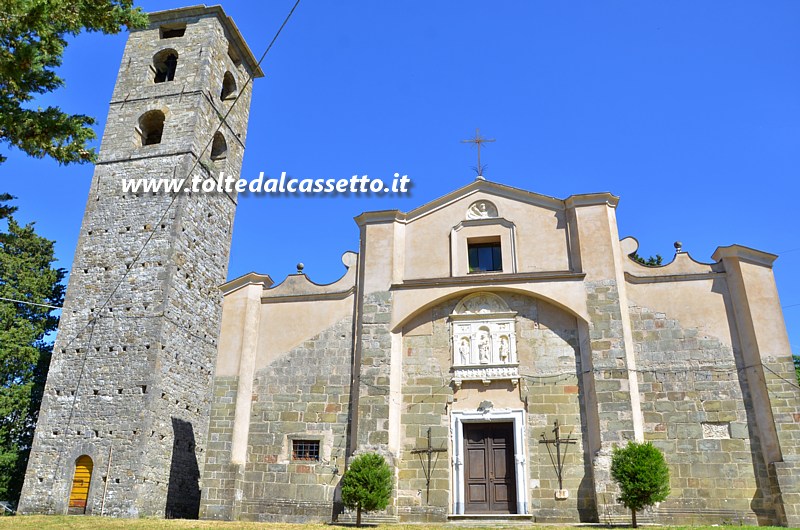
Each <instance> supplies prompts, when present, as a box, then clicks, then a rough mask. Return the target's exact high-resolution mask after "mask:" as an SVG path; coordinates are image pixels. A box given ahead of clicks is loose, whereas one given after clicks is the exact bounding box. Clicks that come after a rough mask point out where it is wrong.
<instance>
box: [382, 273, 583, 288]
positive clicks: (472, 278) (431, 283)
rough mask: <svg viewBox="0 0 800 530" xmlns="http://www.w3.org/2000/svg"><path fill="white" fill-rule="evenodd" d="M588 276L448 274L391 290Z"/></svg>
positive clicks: (579, 274)
mask: <svg viewBox="0 0 800 530" xmlns="http://www.w3.org/2000/svg"><path fill="white" fill-rule="evenodd" d="M585 277H586V274H585V273H583V272H571V271H548V272H521V273H515V274H472V275H469V276H448V277H445V278H420V279H416V280H405V281H403V282H402V283H396V284H393V285H392V286H391V290H402V289H424V288H429V287H450V286H462V287H465V286H470V287H472V286H474V287H482V286H489V285H498V284H504V283H527V282H548V281H582V280H583V279H584V278H585Z"/></svg>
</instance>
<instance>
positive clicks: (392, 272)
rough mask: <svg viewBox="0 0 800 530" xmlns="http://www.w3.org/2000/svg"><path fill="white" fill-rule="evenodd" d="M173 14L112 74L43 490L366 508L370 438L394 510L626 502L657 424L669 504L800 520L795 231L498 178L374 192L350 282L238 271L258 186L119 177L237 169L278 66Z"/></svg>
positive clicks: (703, 515)
mask: <svg viewBox="0 0 800 530" xmlns="http://www.w3.org/2000/svg"><path fill="white" fill-rule="evenodd" d="M150 20H151V27H150V28H147V29H145V30H140V31H134V32H132V33H131V36H130V38H129V41H128V45H127V47H126V50H125V55H124V56H123V61H122V67H121V68H120V74H119V79H118V81H117V85H116V87H115V91H114V96H113V98H112V103H111V108H110V111H109V119H108V121H107V126H106V132H105V134H104V137H103V145H102V148H101V153H100V162H99V163H98V164H97V167H96V170H95V175H94V179H93V182H92V187H91V192H90V197H89V201H88V203H87V209H86V214H85V217H84V221H83V226H82V229H81V236H80V239H79V243H78V249H77V250H76V255H75V262H74V263H73V267H72V271H71V275H70V281H69V287H68V291H67V296H66V300H65V305H64V309H63V313H62V317H61V324H60V327H59V332H58V336H57V340H56V344H55V347H54V352H53V360H52V363H51V368H50V374H49V377H48V382H47V386H46V388H45V395H44V399H43V404H42V410H41V414H40V420H39V424H38V427H37V431H36V436H35V439H34V444H33V448H32V452H31V458H30V462H29V466H28V470H27V474H26V480H25V486H24V489H23V494H22V499H21V502H20V512H21V513H56V514H61V513H81V514H83V513H90V514H96V515H112V516H121V517H138V516H165V517H196V516H198V515H199V516H200V517H202V518H208V519H225V520H259V521H329V520H332V519H337V518H338V519H339V520H345V519H346V518H347V517H349V516H350V514H349V513H347V512H346V511H344V510H343V507H342V506H341V501H340V493H339V489H338V484H339V482H340V480H341V477H342V474H343V473H344V471H345V470H346V468H347V464H348V461H349V459H350V458H352V456H353V455H356V454H359V453H362V452H368V451H369V452H377V453H380V454H382V455H384V457H385V458H386V460H387V461H388V462H389V464H390V466H391V468H392V470H393V473H394V488H393V493H392V499H391V503H390V506H389V507H388V508H387V510H385V511H384V512H382V513H380V514H374V516H373V517H375V518H376V520H384V521H417V522H427V521H442V522H444V521H457V520H463V519H470V518H478V519H482V518H483V519H485V518H492V517H497V518H503V519H509V518H510V519H515V518H516V519H522V520H530V521H540V522H548V521H552V522H579V521H593V522H616V521H619V520H621V519H623V518H627V517H628V513H627V512H626V511H625V510H624V509H623V508H622V507H621V506H620V505H619V504H617V502H616V497H617V490H616V487H615V485H614V483H613V481H612V480H611V477H610V458H611V452H612V449H613V447H614V446H620V445H624V444H625V443H627V442H628V441H630V440H638V441H643V440H647V441H652V442H653V443H654V444H655V445H656V446H657V447H658V448H659V449H661V450H662V451H663V452H664V454H665V457H666V461H667V463H668V465H669V466H670V471H671V482H670V484H671V488H672V493H671V495H670V496H669V498H668V500H667V501H665V502H663V503H661V504H660V505H659V506H658V507H656V508H655V509H654V510H653V511H652V512H650V513H649V514H648V515H647V517H652V518H653V519H654V520H657V521H659V522H674V523H696V522H702V523H722V522H730V523H736V522H742V523H753V524H780V525H787V526H800V484H799V483H798V478H797V477H800V467H798V466H800V400H799V399H798V398H800V395H799V394H798V391H797V388H796V385H794V369H793V363H792V358H791V351H790V346H789V342H788V337H787V333H786V330H785V327H784V324H783V316H782V313H781V308H780V304H779V301H778V294H777V288H776V285H775V281H774V277H773V274H772V264H773V262H774V260H775V259H776V256H775V255H772V254H769V253H765V252H761V251H757V250H753V249H750V248H746V247H742V246H737V245H733V246H728V247H720V248H718V249H717V250H716V251H715V252H714V254H713V256H712V262H710V263H701V262H698V261H695V260H693V259H692V258H690V257H689V255H688V254H687V253H685V252H683V251H682V250H681V249H680V248H679V247H678V248H677V252H676V254H675V257H674V259H673V260H672V261H671V262H670V263H669V264H667V265H665V266H662V267H646V266H644V265H641V264H640V263H637V262H636V261H634V260H632V259H631V258H630V257H629V255H630V254H632V253H634V252H635V251H636V249H637V242H636V241H635V240H634V239H632V238H624V239H622V240H620V237H619V234H618V230H617V224H616V211H617V205H618V198H617V197H616V196H614V195H611V194H609V193H592V194H584V195H574V196H571V197H568V198H566V199H557V198H552V197H547V196H543V195H539V194H536V193H532V192H529V191H525V190H520V189H515V188H512V187H509V186H505V185H503V184H499V183H494V182H489V181H487V180H484V179H482V178H480V177H479V178H478V179H476V180H475V181H474V182H472V183H470V184H468V185H467V186H465V187H462V188H460V189H458V190H455V191H453V192H452V193H449V194H448V195H445V196H444V197H441V198H439V199H436V200H435V201H433V202H431V203H428V204H426V205H422V206H420V207H418V208H417V209H414V210H412V211H410V212H407V213H404V212H400V211H396V210H388V211H378V212H368V213H363V214H361V215H359V216H358V217H356V218H355V222H356V225H357V226H358V229H359V231H360V237H359V242H360V243H359V248H358V249H357V252H345V253H344V255H343V257H342V261H343V265H344V271H345V272H344V273H343V276H342V277H341V279H340V280H338V281H336V282H334V283H332V284H329V285H319V284H316V283H314V282H313V281H311V280H310V279H309V278H308V277H307V276H306V275H305V274H303V273H302V270H301V269H300V268H299V269H298V272H297V273H296V274H292V275H290V276H288V278H287V279H286V280H285V281H283V282H282V283H280V284H279V285H274V284H273V281H272V280H271V278H270V277H269V276H268V275H266V274H258V273H251V274H248V275H245V276H242V277H240V278H237V279H234V280H232V281H228V282H227V283H225V278H226V273H227V262H228V254H229V250H230V237H231V228H232V221H233V215H234V212H235V208H236V197H235V195H230V194H224V193H210V194H178V195H177V196H174V197H173V196H168V195H162V194H148V193H139V194H129V195H121V194H120V181H121V179H122V178H125V177H131V176H135V177H139V178H141V177H154V178H159V177H162V178H163V177H167V178H168V177H172V176H174V173H175V172H178V173H179V174H184V173H186V172H189V170H196V171H198V172H201V173H202V174H203V175H204V176H205V177H206V178H213V175H215V174H216V173H217V172H218V171H220V170H223V171H224V172H225V173H226V174H238V172H239V169H240V168H241V160H242V156H243V153H244V146H245V139H246V130H247V120H248V117H249V115H248V108H249V99H250V88H249V87H250V84H249V83H247V82H246V80H247V79H248V77H259V76H260V75H262V74H261V71H260V69H259V67H258V64H257V62H256V61H255V59H254V57H253V55H252V53H251V52H250V50H249V49H248V47H247V45H246V44H245V43H244V41H243V40H242V38H241V35H240V34H239V32H238V30H237V29H236V26H235V25H234V24H233V22H232V21H231V20H230V19H229V18H228V17H227V16H226V15H225V14H224V12H223V11H222V9H221V8H219V7H218V6H215V7H205V6H196V7H191V8H184V9H178V10H171V11H166V12H159V13H155V14H152V15H151V18H150ZM237 101H238V104H237V103H236V102H237ZM220 117H224V118H225V119H224V120H222V122H221V121H220ZM209 147H210V150H209V149H208V148H209ZM219 286H221V288H218V287H219Z"/></svg>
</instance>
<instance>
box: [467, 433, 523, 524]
mask: <svg viewBox="0 0 800 530" xmlns="http://www.w3.org/2000/svg"><path fill="white" fill-rule="evenodd" d="M464 454H465V459H464V460H465V463H466V469H465V470H464V471H465V474H464V479H465V480H466V484H465V488H464V489H465V491H466V504H465V506H464V511H465V513H516V506H517V492H516V477H515V474H514V424H513V423H465V424H464Z"/></svg>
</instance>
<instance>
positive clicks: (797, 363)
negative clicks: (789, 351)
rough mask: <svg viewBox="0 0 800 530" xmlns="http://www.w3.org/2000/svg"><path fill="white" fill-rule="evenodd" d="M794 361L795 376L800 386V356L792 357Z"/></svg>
mask: <svg viewBox="0 0 800 530" xmlns="http://www.w3.org/2000/svg"><path fill="white" fill-rule="evenodd" d="M792 361H794V375H795V376H797V384H798V385H800V355H792Z"/></svg>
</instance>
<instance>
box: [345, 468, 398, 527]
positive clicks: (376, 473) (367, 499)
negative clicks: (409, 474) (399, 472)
mask: <svg viewBox="0 0 800 530" xmlns="http://www.w3.org/2000/svg"><path fill="white" fill-rule="evenodd" d="M391 494H392V470H391V469H389V465H388V464H387V463H386V460H384V459H383V457H382V456H381V455H378V454H375V453H364V454H361V455H358V456H357V457H355V458H354V459H353V461H352V462H350V467H348V468H347V471H345V473H344V476H343V477H342V502H343V503H344V505H345V506H347V507H348V508H350V509H351V510H352V509H355V510H356V526H361V512H362V511H364V512H371V511H374V510H383V509H384V508H386V506H388V504H389V499H390V497H391Z"/></svg>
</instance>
